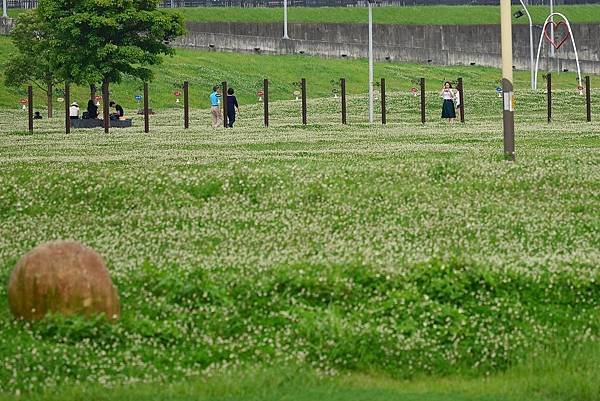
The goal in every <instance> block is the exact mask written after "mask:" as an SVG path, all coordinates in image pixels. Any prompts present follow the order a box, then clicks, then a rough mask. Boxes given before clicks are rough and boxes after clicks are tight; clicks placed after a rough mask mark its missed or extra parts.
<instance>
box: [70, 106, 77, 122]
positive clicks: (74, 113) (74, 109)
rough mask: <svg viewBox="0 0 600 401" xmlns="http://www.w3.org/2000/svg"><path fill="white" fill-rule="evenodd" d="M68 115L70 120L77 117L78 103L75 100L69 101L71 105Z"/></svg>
mask: <svg viewBox="0 0 600 401" xmlns="http://www.w3.org/2000/svg"><path fill="white" fill-rule="evenodd" d="M69 117H70V118H71V120H78V119H79V105H78V104H77V102H73V103H71V106H70V107H69Z"/></svg>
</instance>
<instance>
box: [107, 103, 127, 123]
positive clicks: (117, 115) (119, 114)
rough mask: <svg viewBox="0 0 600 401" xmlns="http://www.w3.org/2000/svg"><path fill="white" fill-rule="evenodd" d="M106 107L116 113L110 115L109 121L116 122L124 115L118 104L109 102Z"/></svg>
mask: <svg viewBox="0 0 600 401" xmlns="http://www.w3.org/2000/svg"><path fill="white" fill-rule="evenodd" d="M108 105H109V106H110V107H114V108H115V111H116V112H115V113H112V114H111V115H110V119H111V120H118V119H120V118H121V117H123V116H124V115H125V111H124V110H123V107H121V105H120V104H117V103H115V102H113V101H111V102H110V103H109V104H108Z"/></svg>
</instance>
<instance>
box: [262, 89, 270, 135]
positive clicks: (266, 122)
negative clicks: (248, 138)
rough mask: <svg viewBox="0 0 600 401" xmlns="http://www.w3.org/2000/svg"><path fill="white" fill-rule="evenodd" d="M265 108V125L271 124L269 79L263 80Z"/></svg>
mask: <svg viewBox="0 0 600 401" xmlns="http://www.w3.org/2000/svg"><path fill="white" fill-rule="evenodd" d="M263 109H264V113H265V127H268V126H269V80H268V79H265V80H264V81H263Z"/></svg>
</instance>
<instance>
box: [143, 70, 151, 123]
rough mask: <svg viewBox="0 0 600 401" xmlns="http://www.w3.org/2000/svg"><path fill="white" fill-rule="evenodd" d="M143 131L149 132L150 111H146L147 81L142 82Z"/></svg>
mask: <svg viewBox="0 0 600 401" xmlns="http://www.w3.org/2000/svg"><path fill="white" fill-rule="evenodd" d="M144 132H145V133H146V134H147V133H148V132H150V113H149V112H148V82H144Z"/></svg>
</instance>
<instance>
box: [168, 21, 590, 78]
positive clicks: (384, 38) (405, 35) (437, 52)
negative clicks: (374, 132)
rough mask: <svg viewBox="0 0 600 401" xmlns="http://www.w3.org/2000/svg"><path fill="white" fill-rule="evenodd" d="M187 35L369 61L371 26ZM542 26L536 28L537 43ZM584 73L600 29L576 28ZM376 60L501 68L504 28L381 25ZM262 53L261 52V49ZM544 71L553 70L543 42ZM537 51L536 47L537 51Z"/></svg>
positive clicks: (525, 48)
mask: <svg viewBox="0 0 600 401" xmlns="http://www.w3.org/2000/svg"><path fill="white" fill-rule="evenodd" d="M187 29H188V34H187V35H186V36H185V37H182V38H180V39H178V40H177V41H176V46H181V47H190V48H202V49H209V46H210V45H212V46H213V47H212V48H213V49H214V50H217V51H219V50H220V51H223V50H225V51H242V52H261V53H271V54H293V53H296V54H297V53H301V52H304V54H310V55H319V56H325V57H340V58H341V57H348V58H358V57H366V55H367V50H368V49H367V41H368V27H367V25H363V24H309V23H303V24H290V25H289V27H288V31H289V36H290V37H291V38H293V39H291V40H284V39H282V38H281V36H282V27H281V24H264V23H188V24H187ZM540 33H541V27H538V28H534V42H535V43H536V44H537V41H538V40H539V36H540ZM573 35H574V37H575V41H576V45H577V48H578V50H579V58H580V64H581V68H582V71H583V72H584V73H596V74H600V41H599V40H598V38H600V25H599V24H590V25H573ZM373 41H374V44H375V46H374V49H373V51H374V57H375V58H376V59H378V60H385V59H388V60H394V61H410V62H420V63H432V64H442V65H471V64H474V65H482V66H489V67H499V66H500V65H501V57H500V27H499V26H498V25H463V26H455V25H448V26H445V25H409V26H403V25H376V26H375V27H374V30H373ZM513 48H514V57H515V58H514V63H513V64H514V65H515V67H516V68H518V69H528V68H529V27H528V26H524V25H516V26H514V28H513ZM257 49H259V50H257ZM543 49H546V51H542V56H543V57H542V58H541V59H540V68H548V67H549V62H550V60H549V59H548V57H547V49H548V47H547V43H546V42H544V45H543ZM536 50H537V47H536ZM557 55H558V60H557V61H555V63H559V64H560V68H561V70H562V69H565V68H566V69H568V70H570V71H575V70H576V64H575V53H574V52H573V48H572V46H571V44H570V42H568V43H565V44H564V45H563V47H561V48H560V50H558V52H557Z"/></svg>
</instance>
